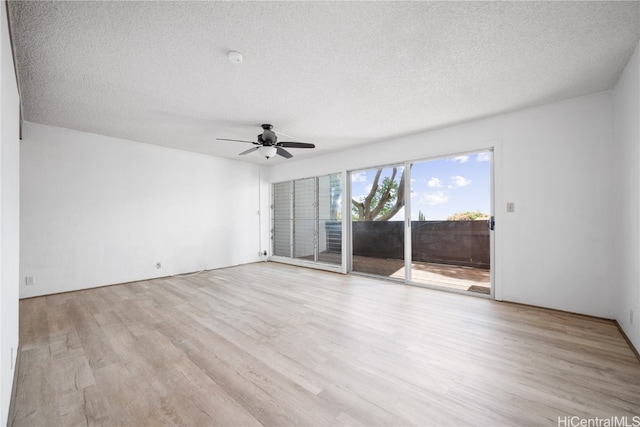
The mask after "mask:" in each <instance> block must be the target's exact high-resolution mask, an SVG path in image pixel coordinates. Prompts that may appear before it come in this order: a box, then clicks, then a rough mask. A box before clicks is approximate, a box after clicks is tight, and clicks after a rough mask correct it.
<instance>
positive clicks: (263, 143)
mask: <svg viewBox="0 0 640 427" xmlns="http://www.w3.org/2000/svg"><path fill="white" fill-rule="evenodd" d="M262 129H263V132H262V133H261V134H260V135H258V140H257V141H243V140H241V139H227V138H216V139H217V140H219V141H235V142H247V143H249V144H253V145H257V147H253V148H250V149H248V150H247V151H243V152H242V153H240V154H239V155H240V156H244V155H245V154H249V153H251V152H253V151H256V150H257V151H258V153H260V154H261V155H263V156H265V157H266V158H267V159H268V158H269V157H273V156H275V155H276V154H278V155H280V156H282V157H284V158H285V159H290V158H291V157H293V154H291V153H289V152H288V151H287V150H285V148H316V146H315V145H314V144H310V143H308V142H289V141H282V142H278V137H277V136H276V133H275V132H274V131H273V130H272V129H273V126H272V125H269V124H264V125H262Z"/></svg>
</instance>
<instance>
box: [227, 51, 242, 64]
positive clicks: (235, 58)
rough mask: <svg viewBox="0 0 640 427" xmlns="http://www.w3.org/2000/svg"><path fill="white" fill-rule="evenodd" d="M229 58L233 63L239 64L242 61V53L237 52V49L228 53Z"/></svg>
mask: <svg viewBox="0 0 640 427" xmlns="http://www.w3.org/2000/svg"><path fill="white" fill-rule="evenodd" d="M227 58H229V61H230V62H231V63H232V64H239V63H241V62H242V54H241V53H240V52H236V51H235V50H232V51H230V52H229V53H227Z"/></svg>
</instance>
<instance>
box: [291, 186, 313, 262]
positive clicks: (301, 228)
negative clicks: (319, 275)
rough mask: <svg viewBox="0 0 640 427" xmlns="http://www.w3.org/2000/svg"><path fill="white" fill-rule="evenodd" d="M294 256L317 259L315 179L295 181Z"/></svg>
mask: <svg viewBox="0 0 640 427" xmlns="http://www.w3.org/2000/svg"><path fill="white" fill-rule="evenodd" d="M293 188H294V191H293V197H294V198H293V217H294V222H293V230H294V245H293V256H294V258H307V259H310V260H313V261H315V230H316V227H315V217H316V212H315V211H316V208H315V179H314V178H309V179H300V180H297V181H294V182H293Z"/></svg>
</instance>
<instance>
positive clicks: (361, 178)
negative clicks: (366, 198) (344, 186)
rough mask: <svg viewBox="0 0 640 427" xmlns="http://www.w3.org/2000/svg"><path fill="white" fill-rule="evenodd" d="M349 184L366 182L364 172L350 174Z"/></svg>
mask: <svg viewBox="0 0 640 427" xmlns="http://www.w3.org/2000/svg"><path fill="white" fill-rule="evenodd" d="M351 182H367V175H366V174H365V173H364V172H354V173H352V174H351Z"/></svg>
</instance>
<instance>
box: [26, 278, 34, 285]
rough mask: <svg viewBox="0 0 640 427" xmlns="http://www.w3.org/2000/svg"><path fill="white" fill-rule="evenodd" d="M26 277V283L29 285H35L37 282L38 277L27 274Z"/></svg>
mask: <svg viewBox="0 0 640 427" xmlns="http://www.w3.org/2000/svg"><path fill="white" fill-rule="evenodd" d="M25 279H26V280H25V284H26V285H27V286H33V285H35V284H36V277H35V276H27V277H26V278H25Z"/></svg>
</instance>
